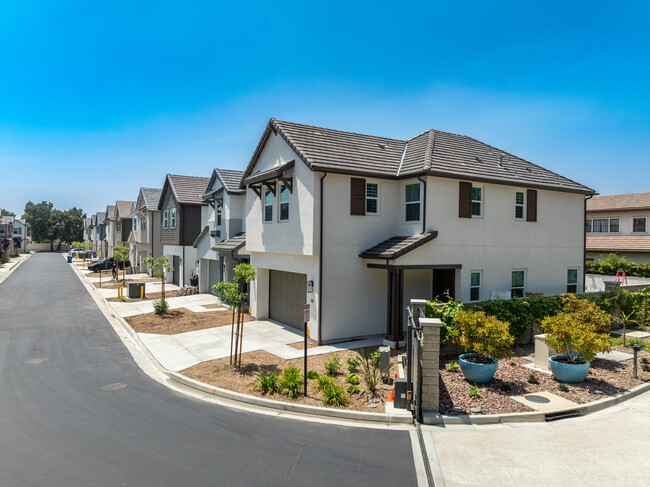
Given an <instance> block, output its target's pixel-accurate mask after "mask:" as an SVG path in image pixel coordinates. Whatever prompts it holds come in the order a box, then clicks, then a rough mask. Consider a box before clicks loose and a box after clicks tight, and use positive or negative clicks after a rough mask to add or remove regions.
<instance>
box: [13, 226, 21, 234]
mask: <svg viewBox="0 0 650 487" xmlns="http://www.w3.org/2000/svg"><path fill="white" fill-rule="evenodd" d="M22 233H23V229H22V228H21V227H14V235H22Z"/></svg>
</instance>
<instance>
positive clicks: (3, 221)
mask: <svg viewBox="0 0 650 487" xmlns="http://www.w3.org/2000/svg"><path fill="white" fill-rule="evenodd" d="M15 218H16V217H13V216H0V225H12V224H13V223H14V221H15Z"/></svg>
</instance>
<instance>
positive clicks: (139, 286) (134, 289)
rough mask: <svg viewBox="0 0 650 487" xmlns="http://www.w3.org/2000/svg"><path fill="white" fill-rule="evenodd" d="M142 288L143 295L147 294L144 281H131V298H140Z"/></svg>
mask: <svg viewBox="0 0 650 487" xmlns="http://www.w3.org/2000/svg"><path fill="white" fill-rule="evenodd" d="M140 290H142V297H144V296H145V293H144V282H130V283H129V298H130V299H139V298H140V292H141V291H140Z"/></svg>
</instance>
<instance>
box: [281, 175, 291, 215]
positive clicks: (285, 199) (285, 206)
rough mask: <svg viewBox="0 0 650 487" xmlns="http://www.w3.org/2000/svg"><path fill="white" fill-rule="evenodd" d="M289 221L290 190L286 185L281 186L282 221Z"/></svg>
mask: <svg viewBox="0 0 650 487" xmlns="http://www.w3.org/2000/svg"><path fill="white" fill-rule="evenodd" d="M288 220H289V188H287V187H286V186H285V185H284V184H283V185H282V186H280V221H281V222H286V221H288Z"/></svg>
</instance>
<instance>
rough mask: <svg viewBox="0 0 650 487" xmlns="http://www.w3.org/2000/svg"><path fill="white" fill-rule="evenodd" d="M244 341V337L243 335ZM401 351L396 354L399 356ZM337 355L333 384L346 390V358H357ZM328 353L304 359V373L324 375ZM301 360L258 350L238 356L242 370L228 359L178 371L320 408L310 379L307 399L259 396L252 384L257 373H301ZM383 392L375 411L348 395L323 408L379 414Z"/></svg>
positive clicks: (364, 401) (358, 397)
mask: <svg viewBox="0 0 650 487" xmlns="http://www.w3.org/2000/svg"><path fill="white" fill-rule="evenodd" d="M244 340H246V337H245V336H244ZM368 350H369V351H372V352H374V351H375V350H377V347H372V348H369V349H368ZM403 352H404V351H403V350H402V351H401V352H399V353H403ZM399 353H398V352H393V353H391V362H392V363H393V364H395V368H396V367H397V365H396V364H397V355H398V354H399ZM337 355H338V356H339V361H340V362H341V365H342V367H341V370H340V372H341V373H339V374H338V375H337V376H336V383H337V384H339V385H341V386H343V387H344V388H345V389H347V388H348V387H349V386H350V384H348V383H347V382H345V378H346V376H347V374H348V368H347V364H346V360H347V359H348V358H349V357H356V356H358V353H357V351H354V350H345V351H341V352H337ZM329 358H330V354H328V353H326V354H322V355H315V356H313V357H309V358H308V362H307V364H308V370H314V371H316V372H318V374H319V375H324V374H325V373H326V371H325V365H324V364H325V362H326V361H327V360H329ZM303 360H304V359H303V358H298V359H292V360H283V359H281V358H279V357H278V356H276V355H273V354H270V353H268V352H264V351H262V350H259V351H256V352H249V353H245V354H242V364H243V365H242V367H241V368H238V369H235V368H232V367H230V366H229V359H228V358H223V359H218V360H211V361H209V362H203V363H200V364H197V365H194V366H192V367H189V368H187V369H185V370H182V371H181V372H180V373H181V374H183V375H185V376H187V377H190V378H192V379H195V380H198V381H200V382H203V383H206V384H212V385H214V386H217V387H221V388H223V389H228V390H231V391H236V392H241V393H243V394H248V395H252V396H257V397H264V398H266V399H273V400H276V401H284V402H290V403H296V404H307V405H310V406H323V395H322V393H321V392H320V391H317V390H316V389H314V386H313V384H314V382H315V381H313V380H312V379H307V396H306V397H305V396H303V395H302V389H301V394H300V395H299V396H298V397H297V398H295V399H291V398H289V397H287V396H286V395H283V394H273V395H269V394H266V395H263V394H261V393H260V392H258V391H256V390H254V385H255V381H256V379H257V377H258V376H259V373H260V371H265V372H267V373H268V372H278V373H279V372H280V370H282V369H285V368H287V367H291V366H293V367H298V368H299V369H300V370H301V372H302V371H303V365H304V364H303ZM384 387H385V389H383V388H380V390H379V391H378V392H379V394H378V396H377V398H378V399H379V400H380V401H379V403H377V407H376V408H369V407H368V399H370V397H371V396H370V395H369V394H367V393H366V394H363V395H361V394H348V403H347V405H345V406H341V407H338V408H337V407H335V406H326V407H332V408H335V409H350V410H355V411H365V412H376V413H383V412H385V407H384V403H385V402H386V399H388V396H389V395H390V393H391V389H392V386H389V385H384ZM359 388H360V389H361V392H362V393H363V391H364V390H365V386H364V384H363V382H361V383H360V384H359Z"/></svg>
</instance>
